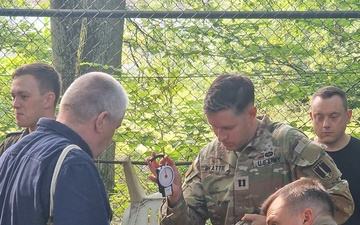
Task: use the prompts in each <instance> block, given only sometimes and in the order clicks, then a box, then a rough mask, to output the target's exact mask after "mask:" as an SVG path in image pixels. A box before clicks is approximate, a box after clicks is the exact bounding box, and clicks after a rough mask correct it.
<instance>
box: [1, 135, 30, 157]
mask: <svg viewBox="0 0 360 225" xmlns="http://www.w3.org/2000/svg"><path fill="white" fill-rule="evenodd" d="M29 133H30V131H29V128H26V129H24V130H20V131H15V132H11V133H8V134H7V135H6V137H5V139H4V140H3V141H2V142H1V144H0V156H1V155H2V154H3V153H4V152H5V150H6V149H8V148H9V147H10V146H11V145H13V144H15V143H16V142H18V141H19V140H20V139H21V138H23V137H24V136H26V135H28V134H29Z"/></svg>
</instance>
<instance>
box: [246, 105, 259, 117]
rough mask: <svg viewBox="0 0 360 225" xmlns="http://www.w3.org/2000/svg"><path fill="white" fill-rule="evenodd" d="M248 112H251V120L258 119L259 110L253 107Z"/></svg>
mask: <svg viewBox="0 0 360 225" xmlns="http://www.w3.org/2000/svg"><path fill="white" fill-rule="evenodd" d="M248 112H249V116H250V118H251V119H253V118H255V117H256V112H257V109H256V107H255V106H251V107H250V108H249V111H248Z"/></svg>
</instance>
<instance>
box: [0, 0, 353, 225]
mask: <svg viewBox="0 0 360 225" xmlns="http://www.w3.org/2000/svg"><path fill="white" fill-rule="evenodd" d="M10 2H13V1H4V0H2V1H1V5H2V6H6V7H11V5H10ZM18 3H19V4H17V6H20V5H21V4H22V3H23V1H18ZM47 6H48V2H45V3H43V5H41V6H37V7H44V8H45V7H47ZM132 7H134V6H132V5H129V6H128V9H129V10H131V9H132ZM359 9H360V5H359V2H358V1H355V0H346V1H337V0H317V1H312V0H311V1H310V0H300V1H273V0H270V1H260V0H252V1H240V0H234V1H213V0H206V1H190V0H185V1H181V3H180V2H179V1H175V0H154V1H151V2H149V1H143V0H138V1H136V10H213V11H215V10H234V11H253V10H256V11H266V10H267V11H273V10H349V11H351V10H359ZM40 23H41V24H40ZM39 24H40V25H41V26H40V27H39ZM0 26H1V29H0V43H2V44H1V52H2V54H3V55H4V56H3V57H1V58H0V86H1V89H0V91H1V93H2V94H1V95H0V117H1V118H2V121H3V122H2V123H1V125H0V132H1V134H2V135H3V134H4V133H5V132H7V131H10V130H13V129H16V126H15V124H14V122H13V117H12V109H11V98H10V96H9V87H10V83H11V81H10V78H9V74H10V73H11V71H12V70H13V69H14V68H16V67H17V66H19V65H21V64H23V63H28V62H32V61H38V60H41V61H46V62H50V61H51V42H50V41H51V40H50V37H51V36H50V32H51V30H50V28H49V27H50V25H49V19H42V20H33V19H29V18H21V19H20V18H3V17H2V18H0ZM359 41H360V21H359V20H358V19H331V18H329V19H139V18H137V19H127V20H126V24H125V34H124V39H123V52H122V60H123V61H122V64H123V67H122V69H121V70H119V69H117V68H110V67H109V66H108V65H96V66H97V67H99V66H102V67H104V68H105V69H108V68H110V69H112V70H114V71H115V70H117V72H118V73H117V74H120V75H119V76H116V78H117V79H119V81H120V82H121V84H122V85H123V86H124V87H125V89H126V90H127V92H128V94H129V96H130V106H129V109H128V111H127V113H126V117H125V119H124V121H123V124H122V126H121V127H120V128H119V130H118V132H117V133H116V134H115V136H114V141H115V142H116V143H117V144H116V156H115V158H119V157H120V156H121V155H123V154H126V155H129V156H130V157H131V159H132V160H133V161H141V162H144V159H145V158H146V157H148V156H149V155H150V153H151V151H155V152H157V153H164V154H169V155H170V156H171V157H172V158H173V159H174V160H176V161H177V162H180V161H191V160H192V159H193V157H194V156H195V155H196V154H197V153H198V152H199V150H200V149H201V148H202V147H203V146H204V145H205V144H206V143H207V142H208V141H209V140H210V139H211V138H213V134H212V132H211V129H210V127H209V126H208V124H207V122H206V119H205V117H204V114H203V111H202V103H203V98H204V95H205V92H206V90H207V88H208V87H209V85H210V83H211V81H212V80H213V79H214V78H215V77H216V76H218V74H221V73H238V72H241V73H246V74H247V75H248V76H249V77H251V79H252V80H253V82H254V84H255V86H256V104H257V106H258V108H259V114H262V113H266V114H268V115H269V116H270V117H271V118H272V119H273V120H279V121H284V122H287V123H289V124H290V125H292V126H295V127H298V128H301V129H302V130H304V131H305V132H306V133H307V134H309V135H311V123H309V116H308V111H309V100H310V98H311V95H312V93H314V91H315V90H316V89H318V88H320V87H322V86H324V85H337V86H339V87H340V88H342V89H344V90H345V91H346V92H347V94H348V98H349V103H350V107H351V108H352V109H353V110H354V113H353V122H352V123H351V124H349V129H348V132H349V133H352V134H353V135H355V136H358V137H359V136H360V131H359V125H360V124H359V123H360V122H359V121H360V115H359V107H360V100H359V97H360V93H359V91H358V88H357V86H358V85H359V83H360V76H359V71H360V63H359V62H360V53H359V52H360V51H359ZM82 65H92V66H94V65H93V64H92V62H82ZM8 124H9V126H8ZM186 169H187V167H186V166H185V167H181V173H182V174H184V173H185V171H186ZM136 171H137V174H139V178H140V180H141V182H142V184H143V185H144V186H145V187H146V190H147V192H148V193H150V192H154V191H156V186H155V185H154V184H152V183H149V182H148V181H147V175H148V174H149V171H147V170H146V169H144V167H137V168H136ZM116 174H117V175H116V177H115V179H116V184H117V185H116V187H115V190H114V193H112V194H111V196H110V198H111V201H112V206H113V209H114V213H115V215H121V214H122V212H123V210H124V209H125V207H126V206H127V205H128V202H129V196H128V191H127V187H126V184H125V182H124V175H123V171H122V167H121V166H116ZM117 219H118V218H115V220H117ZM119 220H120V219H119Z"/></svg>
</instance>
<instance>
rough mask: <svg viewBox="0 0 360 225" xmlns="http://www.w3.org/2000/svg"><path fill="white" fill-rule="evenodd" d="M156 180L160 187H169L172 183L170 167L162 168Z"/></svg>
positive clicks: (172, 174) (172, 171) (172, 177)
mask: <svg viewBox="0 0 360 225" xmlns="http://www.w3.org/2000/svg"><path fill="white" fill-rule="evenodd" d="M158 180H159V184H160V185H161V186H163V187H168V186H170V185H171V184H172V183H173V181H174V170H173V169H172V168H171V167H170V166H163V167H162V168H161V169H160V171H159V174H158Z"/></svg>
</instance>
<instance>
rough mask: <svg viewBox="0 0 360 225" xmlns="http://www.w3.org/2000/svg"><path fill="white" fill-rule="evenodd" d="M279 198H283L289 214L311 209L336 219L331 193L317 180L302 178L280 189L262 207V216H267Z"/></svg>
mask: <svg viewBox="0 0 360 225" xmlns="http://www.w3.org/2000/svg"><path fill="white" fill-rule="evenodd" d="M277 198H282V199H283V200H284V202H285V205H286V208H287V209H288V210H289V213H292V215H293V214H296V213H299V212H302V211H303V210H305V209H306V208H311V209H313V210H314V211H315V212H317V213H318V214H319V215H328V216H332V217H334V212H335V206H334V202H333V201H332V199H331V198H330V195H329V193H327V192H326V190H325V188H324V187H323V186H322V185H321V183H320V182H319V181H317V180H313V179H310V178H305V177H302V178H300V179H299V180H296V181H294V182H292V183H289V184H287V185H285V186H284V187H282V188H280V189H278V190H277V191H276V192H275V193H274V194H272V195H270V196H269V197H268V198H267V199H266V200H265V201H264V202H263V204H262V205H261V214H262V215H266V214H267V211H268V209H269V207H270V205H271V204H272V203H273V202H274V201H275V199H277Z"/></svg>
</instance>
